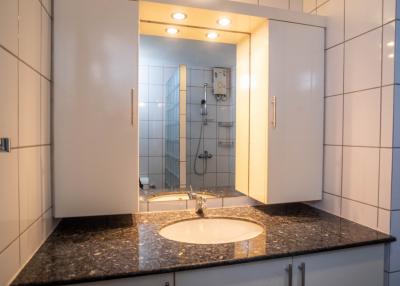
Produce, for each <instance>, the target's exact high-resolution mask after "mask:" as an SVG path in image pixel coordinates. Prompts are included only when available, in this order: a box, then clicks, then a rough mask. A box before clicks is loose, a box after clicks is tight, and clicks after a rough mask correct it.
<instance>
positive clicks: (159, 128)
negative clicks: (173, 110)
mask: <svg viewBox="0 0 400 286" xmlns="http://www.w3.org/2000/svg"><path fill="white" fill-rule="evenodd" d="M163 132H164V121H148V136H149V138H157V139H162V138H163Z"/></svg>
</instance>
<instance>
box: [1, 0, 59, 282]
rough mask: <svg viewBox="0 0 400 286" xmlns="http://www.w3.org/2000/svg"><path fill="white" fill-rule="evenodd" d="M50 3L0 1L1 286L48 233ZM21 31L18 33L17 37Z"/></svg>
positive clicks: (50, 224) (50, 226)
mask: <svg viewBox="0 0 400 286" xmlns="http://www.w3.org/2000/svg"><path fill="white" fill-rule="evenodd" d="M51 2H52V1H51V0H47V1H45V0H42V1H39V0H19V1H17V0H1V1H0V137H10V138H11V144H12V151H11V153H0V265H1V267H0V285H7V284H8V282H9V281H10V279H12V278H13V276H14V275H15V274H16V273H17V272H18V270H19V269H20V268H21V267H22V266H23V265H24V264H25V263H26V262H27V261H28V260H29V259H30V257H31V256H32V255H33V254H34V252H35V251H36V250H37V249H38V248H39V246H40V245H41V244H42V242H43V241H44V240H45V239H46V238H47V236H48V235H49V234H50V233H51V232H52V230H53V229H54V227H55V225H56V221H55V220H54V219H53V218H52V189H51V172H50V166H51V160H50V152H51V150H50V149H51V143H52V142H51V134H50V113H51V110H50V109H51V104H50V103H51V90H50V85H51V23H52V17H51V10H52V8H51ZM18 31H19V32H18Z"/></svg>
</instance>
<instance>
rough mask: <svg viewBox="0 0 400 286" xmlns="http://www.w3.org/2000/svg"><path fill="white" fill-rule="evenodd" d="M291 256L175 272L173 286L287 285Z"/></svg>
mask: <svg viewBox="0 0 400 286" xmlns="http://www.w3.org/2000/svg"><path fill="white" fill-rule="evenodd" d="M291 263H292V259H291V258H285V259H276V260H269V261H262V262H254V263H243V264H239V265H232V266H221V267H214V268H207V269H200V270H191V271H183V272H177V273H175V286H205V285H207V286H287V285H289V278H288V277H289V276H288V273H287V271H286V268H287V267H288V265H289V264H291Z"/></svg>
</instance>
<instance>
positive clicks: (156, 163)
mask: <svg viewBox="0 0 400 286" xmlns="http://www.w3.org/2000/svg"><path fill="white" fill-rule="evenodd" d="M162 159H163V157H149V173H150V174H162V173H163V171H164V170H163V166H162Z"/></svg>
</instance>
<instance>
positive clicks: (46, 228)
mask: <svg viewBox="0 0 400 286" xmlns="http://www.w3.org/2000/svg"><path fill="white" fill-rule="evenodd" d="M42 220H43V237H44V238H47V237H49V235H50V234H51V233H52V232H53V230H54V229H55V228H56V226H57V224H58V223H59V222H60V221H61V219H56V218H54V217H53V209H49V210H48V211H47V212H46V213H44V214H43V217H42Z"/></svg>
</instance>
